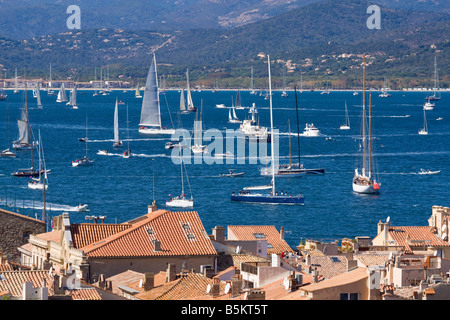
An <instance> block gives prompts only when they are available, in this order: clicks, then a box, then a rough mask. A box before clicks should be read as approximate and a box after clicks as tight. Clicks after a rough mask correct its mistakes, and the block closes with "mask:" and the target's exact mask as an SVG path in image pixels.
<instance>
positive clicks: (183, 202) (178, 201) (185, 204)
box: [166, 152, 194, 208]
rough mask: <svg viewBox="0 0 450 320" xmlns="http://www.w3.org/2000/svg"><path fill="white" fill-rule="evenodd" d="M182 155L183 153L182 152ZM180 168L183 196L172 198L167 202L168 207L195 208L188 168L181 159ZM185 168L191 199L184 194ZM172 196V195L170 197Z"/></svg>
mask: <svg viewBox="0 0 450 320" xmlns="http://www.w3.org/2000/svg"><path fill="white" fill-rule="evenodd" d="M180 155H181V152H180ZM180 161H181V164H180V168H181V194H180V195H179V196H178V197H174V198H170V199H169V201H166V206H168V207H181V208H190V207H193V206H194V198H193V197H192V191H191V187H190V184H189V178H188V175H187V171H186V167H185V165H184V162H183V159H182V158H181V157H180ZM183 167H184V171H185V173H186V180H187V182H188V186H189V190H190V191H189V192H190V193H191V197H190V198H186V195H185V193H184V178H183ZM169 196H170V195H169Z"/></svg>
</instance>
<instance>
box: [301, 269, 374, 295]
mask: <svg viewBox="0 0 450 320" xmlns="http://www.w3.org/2000/svg"><path fill="white" fill-rule="evenodd" d="M365 278H368V275H367V271H366V268H357V269H354V270H352V271H349V272H345V273H342V274H340V275H338V276H336V277H333V278H331V279H326V280H323V281H320V282H317V283H313V284H310V285H307V286H304V287H301V290H304V291H308V292H313V291H316V290H322V289H327V290H331V289H332V288H333V287H339V286H342V285H346V284H351V283H354V282H357V281H360V280H362V279H365Z"/></svg>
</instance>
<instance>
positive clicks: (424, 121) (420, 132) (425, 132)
mask: <svg viewBox="0 0 450 320" xmlns="http://www.w3.org/2000/svg"><path fill="white" fill-rule="evenodd" d="M419 134H420V135H427V134H428V124H427V115H426V111H425V110H423V128H422V129H420V130H419Z"/></svg>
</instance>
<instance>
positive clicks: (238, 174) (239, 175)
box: [220, 169, 244, 177]
mask: <svg viewBox="0 0 450 320" xmlns="http://www.w3.org/2000/svg"><path fill="white" fill-rule="evenodd" d="M243 175H244V172H234V170H233V169H230V170H229V172H228V173H222V174H221V175H220V177H242V176H243Z"/></svg>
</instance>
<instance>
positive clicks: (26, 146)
mask: <svg viewBox="0 0 450 320" xmlns="http://www.w3.org/2000/svg"><path fill="white" fill-rule="evenodd" d="M24 93H25V108H22V110H21V112H20V119H17V127H18V129H19V137H18V139H17V140H16V141H13V144H12V147H13V149H16V150H30V149H32V148H31V147H32V146H34V145H35V143H34V142H33V141H32V139H31V129H30V122H29V117H28V97H27V96H28V94H27V93H28V90H27V82H26V81H25V91H24Z"/></svg>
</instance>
